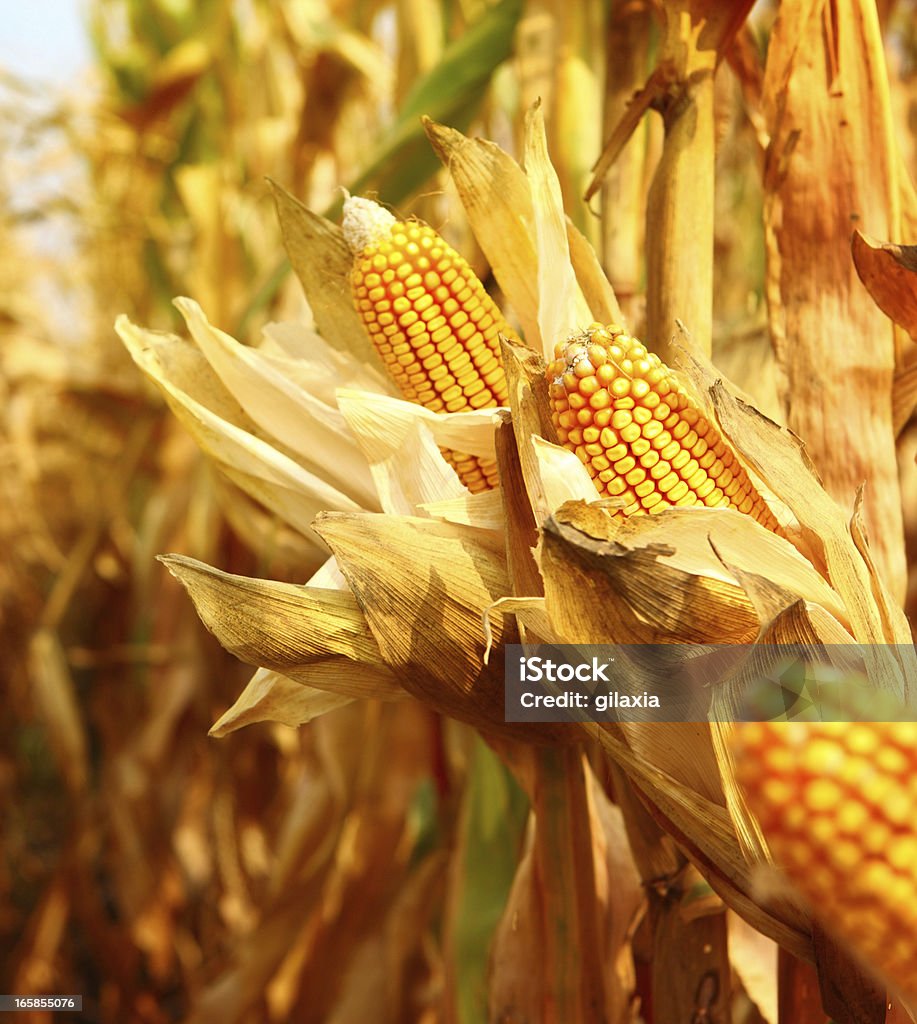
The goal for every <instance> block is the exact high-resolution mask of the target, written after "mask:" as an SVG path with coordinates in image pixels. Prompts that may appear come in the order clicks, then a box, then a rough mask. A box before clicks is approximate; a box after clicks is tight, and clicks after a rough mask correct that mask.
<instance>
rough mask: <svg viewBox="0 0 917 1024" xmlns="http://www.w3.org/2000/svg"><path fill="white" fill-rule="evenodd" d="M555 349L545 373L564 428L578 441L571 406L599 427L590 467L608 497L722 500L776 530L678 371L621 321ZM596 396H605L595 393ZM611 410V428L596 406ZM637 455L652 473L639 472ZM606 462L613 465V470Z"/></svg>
mask: <svg viewBox="0 0 917 1024" xmlns="http://www.w3.org/2000/svg"><path fill="white" fill-rule="evenodd" d="M554 355H555V359H554V361H553V362H552V363H551V364H550V365H549V366H548V370H547V376H548V383H549V387H550V397H551V406H552V418H553V421H554V426H555V428H556V429H557V433H558V437H559V439H560V440H561V442H562V443H563V444H565V445H566V446H567V447H568V448H571V449H572V447H574V446H572V445H571V441H572V439H573V434H574V433H575V432H574V431H572V430H570V428H569V426H568V423H570V413H571V410H572V411H573V415H574V418H575V421H576V423H577V425H578V427H580V428H582V430H583V436H584V437H585V436H586V432H587V431H590V430H594V429H596V428H599V429H600V433H599V444H600V446H601V447H600V449H599V450H598V451H597V452H596V454H594V455H591V466H592V467H593V468H594V469H596V470H600V471H599V472H598V473H597V474H596V475H595V476H594V477H593V479H594V481H595V485H596V488H597V489H598V491H599V494H601V495H602V496H603V497H619V498H622V499H623V501H624V510H623V512H622V513H620V514H625V515H630V514H633V513H648V512H659V511H661V510H662V509H665V508H671V507H673V506H676V505H678V506H685V505H706V506H720V505H722V506H726V507H729V508H735V509H739V510H740V511H743V512H746V511H747V512H748V514H749V515H750V516H752V517H753V518H754V519H756V520H757V521H758V522H759V523H761V525H762V526H766V527H767V528H768V529H770V530H777V529H778V524H777V520H776V519H775V518H774V515H773V513H772V512H771V510H770V509H769V508H768V506H767V504H766V503H765V501H764V499H763V498H762V497H761V495H760V494H758V492H757V491H756V490H755V488H754V485H753V484H752V482H751V480H750V479H749V476H748V474H747V473H746V472H745V469H744V468H743V467H742V466H741V465H740V463H739V461H738V459H737V458H736V456H735V454H734V453H733V451H732V450H731V449H730V448H729V446H728V445H727V443H726V441H725V440H724V439H723V437H722V436H721V435H720V434H719V432H718V431H717V429H716V428H715V427H714V426H713V424H712V423H710V422H709V421H708V420H707V418H706V417H705V416H704V414H703V413H702V412H701V410H700V409H698V408H697V406H696V405H695V403H694V401H693V400H692V399H691V398H690V396H689V395H688V394H687V393H686V392H685V390H684V388H683V387H682V386H681V384H680V383H679V382H678V378H677V377H676V376H675V374H674V373H672V371H671V370H669V368H668V367H667V366H665V365H664V364H663V363H662V362H661V361H660V360H659V359H658V357H657V356H655V355H653V354H652V353H651V352H647V350H646V348H645V346H643V345H642V344H640V342H639V341H637V340H636V339H635V338H631V337H629V336H628V335H626V334H625V333H624V332H623V330H622V329H621V328H620V327H618V326H616V325H611V326H608V327H603V326H602V325H601V324H592V325H591V326H590V327H588V328H587V329H586V331H584V332H583V333H582V334H578V335H573V336H571V337H570V338H568V339H567V341H565V342H561V343H560V344H558V345H557V346H556V348H555V352H554ZM598 395H603V396H605V397H604V398H602V399H600V400H599V401H598V402H596V397H597V396H598ZM663 399H664V400H663ZM604 409H609V410H610V411H611V419H610V422H611V429H609V428H608V427H607V426H605V427H604V429H601V427H602V423H604V422H607V421H606V420H601V421H600V420H599V419H598V412H597V411H596V410H604ZM647 456H649V458H648V457H647ZM635 461H636V462H637V463H639V465H641V466H642V467H643V468H644V469H647V470H649V475H648V476H646V475H645V474H643V473H642V472H641V473H636V472H635V471H634V464H635ZM606 462H610V463H612V464H613V472H612V473H609V472H607V467H606ZM650 480H651V481H653V486H652V487H648V486H647V484H646V481H650Z"/></svg>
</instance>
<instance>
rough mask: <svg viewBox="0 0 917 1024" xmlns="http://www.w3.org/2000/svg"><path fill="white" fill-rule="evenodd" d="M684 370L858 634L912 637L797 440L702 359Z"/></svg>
mask: <svg viewBox="0 0 917 1024" xmlns="http://www.w3.org/2000/svg"><path fill="white" fill-rule="evenodd" d="M686 369H687V371H688V372H689V374H690V375H691V377H692V379H693V380H694V382H695V384H696V386H697V387H698V389H699V390H701V391H703V392H705V393H707V394H709V396H710V398H711V400H712V403H713V406H714V409H715V412H716V416H717V419H718V420H719V422H720V425H721V426H722V428H723V430H724V432H725V433H726V435H727V436H728V437H729V439H730V441H731V442H732V444H733V445H734V446H735V448H736V449H737V450H738V452H739V454H740V455H741V456H742V458H743V460H744V461H745V463H746V464H747V465H749V466H750V467H751V468H752V469H753V470H754V471H755V473H757V474H758V476H760V477H761V479H763V480H764V481H765V483H766V484H767V485H768V486H769V487H770V488H771V490H773V491H774V492H775V493H776V494H779V495H780V498H781V500H782V501H784V502H785V503H786V505H787V506H788V507H789V508H790V510H791V511H792V512H793V514H794V515H795V516H796V519H797V520H798V521H799V523H800V525H801V527H802V529H803V531H804V539H805V540H806V542H807V543H809V544H810V545H811V546H812V547H813V549H814V550H815V551H816V553H817V554H818V555H819V556H820V557H821V558H822V560H823V564H824V565H825V567H826V570H827V573H828V576H829V578H830V579H831V584H832V588H833V589H834V590H835V591H836V592H837V594H838V596H839V597H840V598H841V600H842V601H843V602H844V607H845V610H846V618H847V621H849V623H850V626H851V629H852V631H853V634H854V636H855V637H856V639H857V640H858V641H859V642H861V643H872V644H882V643H891V644H906V643H909V642H910V641H909V637H910V629H909V628H908V626H907V621H906V619H905V617H904V614H903V612H901V610H900V609H899V608H898V607H897V605H896V604H895V603H894V601H893V600H892V599H891V597H890V596H889V594H888V592H887V590H886V589H885V586H884V584H883V583H882V581H881V579H880V578H879V577H878V575H873V574H870V572H869V567H868V566H867V564H866V563H864V560H863V558H862V556H861V555H860V553H859V552H858V550H857V548H856V545H855V544H854V542H853V538H852V536H851V533H850V530H849V528H848V525H847V523H846V521H845V519H844V515H843V513H842V511H841V509H840V508H839V507H838V506H837V504H836V503H835V502H834V501H833V500H832V499H831V498H830V497H829V496H828V495H827V494H826V493H825V491H824V489H823V487H822V486H821V481H820V480H819V478H818V477H817V476H816V474H815V471H814V469H813V468H812V464H811V462H810V461H809V458H808V455H807V451H806V448H805V446H804V445H803V444H802V442H801V441H800V440H799V438H798V437H796V436H795V435H794V434H793V433H792V432H790V431H789V430H787V429H786V428H782V427H779V426H778V425H777V424H776V423H774V422H773V421H772V420H769V419H768V418H767V417H766V416H763V415H762V414H761V413H759V412H758V411H757V410H756V409H754V408H753V407H751V406H749V405H747V404H746V403H744V402H743V401H741V399H737V398H735V397H734V396H733V395H732V393H731V392H730V390H729V388H728V387H727V385H726V384H725V383H724V381H723V380H722V378H721V377H720V376H719V375H717V374H715V372H713V371H712V370H711V369H710V368H709V367H708V366H705V365H703V364H702V363H701V362H700V361H699V360H698V359H697V358H696V357H692V358H691V360H690V364H689V365H687V366H686ZM877 595H878V597H877ZM915 667H917V666H915Z"/></svg>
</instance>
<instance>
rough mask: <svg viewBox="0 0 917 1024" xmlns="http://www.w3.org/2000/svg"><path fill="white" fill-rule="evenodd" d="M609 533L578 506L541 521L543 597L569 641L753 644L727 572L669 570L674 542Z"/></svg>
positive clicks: (746, 613)
mask: <svg viewBox="0 0 917 1024" xmlns="http://www.w3.org/2000/svg"><path fill="white" fill-rule="evenodd" d="M613 529H614V526H613V523H612V520H611V518H610V517H609V516H608V515H607V513H606V512H604V511H603V510H602V509H599V508H594V507H592V506H587V505H585V504H584V503H582V502H576V503H572V504H570V505H566V506H563V507H562V508H561V509H560V510H558V512H557V513H555V515H553V516H552V517H551V518H550V519H548V521H547V522H546V523H545V526H544V532H543V536H542V547H541V570H542V574H543V575H544V580H545V598H546V601H547V607H548V613H549V615H550V616H551V620H552V622H553V623H554V626H555V629H556V630H557V632H558V633H559V634H560V635H561V636H563V637H564V638H565V642H566V643H571V644H583V643H590V642H592V643H595V642H596V641H597V639H598V638H601V642H602V643H609V644H611V643H631V644H654V643H685V644H689V643H696V644H702V643H750V642H751V641H752V640H754V638H755V636H756V635H757V631H758V620H757V616H756V615H755V613H754V609H753V607H752V605H751V603H750V602H749V600H748V598H747V597H746V596H745V593H744V592H743V591H742V589H741V587H739V586H738V585H737V584H736V583H734V582H729V581H728V580H727V579H726V578H725V573H722V572H717V573H711V574H710V575H701V574H698V573H697V572H696V571H694V572H692V571H687V570H684V569H680V568H678V567H676V566H673V565H669V564H666V563H665V562H664V561H663V559H664V558H665V556H670V555H674V554H675V551H676V545H675V544H674V543H673V542H672V541H671V540H670V541H667V542H660V541H659V540H658V539H656V538H654V539H653V540H652V541H650V542H647V543H643V542H642V541H639V540H638V539H637V538H636V537H634V538H633V539H630V538H629V539H628V540H625V541H623V542H619V541H617V540H616V539H611V540H609V539H608V536H609V534H613ZM711 561H712V560H711Z"/></svg>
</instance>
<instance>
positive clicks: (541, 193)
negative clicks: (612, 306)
mask: <svg viewBox="0 0 917 1024" xmlns="http://www.w3.org/2000/svg"><path fill="white" fill-rule="evenodd" d="M525 174H526V177H527V178H528V179H529V182H530V184H531V189H532V209H533V213H534V220H535V239H536V248H537V252H538V297H539V304H538V326H539V331H540V334H541V341H542V351H543V353H544V356H545V358H552V357H553V354H554V345H555V344H556V343H557V342H559V341H561V340H563V339H564V338H566V337H567V335H569V334H571V333H573V332H575V331H577V330H582V328H583V327H585V326H586V325H587V324H588V323H589V322H590V321H591V319H592V315H591V313H590V310H589V306H588V305H587V304H586V300H585V299H584V298H583V294H582V292H581V290H580V288H579V284H578V283H577V280H576V274H575V273H574V271H573V267H572V265H571V263H570V247H569V244H568V243H567V220H566V216H565V214H564V206H563V198H562V196H561V193H560V182H559V181H558V179H557V174H556V172H555V171H554V168H553V166H552V165H551V161H550V158H549V157H548V143H547V138H546V136H545V131H544V115H543V114H542V113H541V109H540V107H539V106H538V105H536V106H535V107H534V108H533V109H532V110H530V111H529V112H528V114H527V115H526V119H525Z"/></svg>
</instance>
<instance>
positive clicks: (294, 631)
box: [162, 555, 402, 700]
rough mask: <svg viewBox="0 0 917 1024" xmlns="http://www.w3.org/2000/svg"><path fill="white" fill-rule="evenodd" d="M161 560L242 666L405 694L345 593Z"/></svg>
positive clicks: (392, 695) (326, 684)
mask: <svg viewBox="0 0 917 1024" xmlns="http://www.w3.org/2000/svg"><path fill="white" fill-rule="evenodd" d="M162 561H163V562H164V563H165V565H166V566H167V567H168V569H169V571H170V572H171V573H172V574H173V575H174V576H175V577H177V579H178V580H179V581H180V582H181V583H182V584H183V586H184V587H185V589H186V590H187V591H188V594H189V596H190V597H191V599H192V600H193V601H194V606H195V608H196V609H197V613H198V615H200V617H201V619H202V621H203V622H204V624H205V625H206V626H207V628H208V629H210V630H211V631H212V632H213V633H214V635H215V636H216V637H217V639H218V640H219V641H220V643H221V644H222V645H223V646H224V647H225V648H226V649H227V650H229V651H231V652H232V653H233V654H235V655H236V657H237V658H239V659H240V660H241V661H245V662H247V663H248V664H250V665H256V666H261V667H264V668H270V669H274V671H276V672H279V673H281V674H283V675H286V676H289V677H290V678H292V679H296V680H297V681H298V682H303V683H305V684H307V685H308V686H312V687H314V688H316V689H322V690H330V691H331V692H333V693H336V694H343V695H347V696H350V697H359V698H364V697H379V698H382V699H389V700H391V699H396V698H399V697H401V696H402V691H401V688H400V687H399V686H398V683H397V681H396V680H395V677H394V676H393V675H392V674H391V673H390V672H389V671H388V670H387V669H386V667H385V665H384V664H383V661H382V657H381V654H380V652H379V648H378V646H377V644H376V642H375V640H374V639H373V636H372V634H371V633H370V631H369V629H368V628H367V625H366V620H365V619H364V617H363V615H362V613H361V611H360V609H359V607H358V605H357V603H356V601H355V600H354V598H353V596H352V595H351V594H350V593H349V592H347V591H339V590H322V589H319V588H316V587H299V586H295V585H293V584H290V583H277V582H274V581H272V580H256V579H251V578H249V577H247V576H233V575H231V574H229V573H224V572H221V571H220V570H218V569H214V568H212V567H211V566H208V565H204V563H202V562H198V561H196V560H194V559H191V558H183V557H181V556H178V555H171V556H168V557H164V558H163V559H162ZM364 665H366V666H369V671H366V672H364V671H363V667H364Z"/></svg>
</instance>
